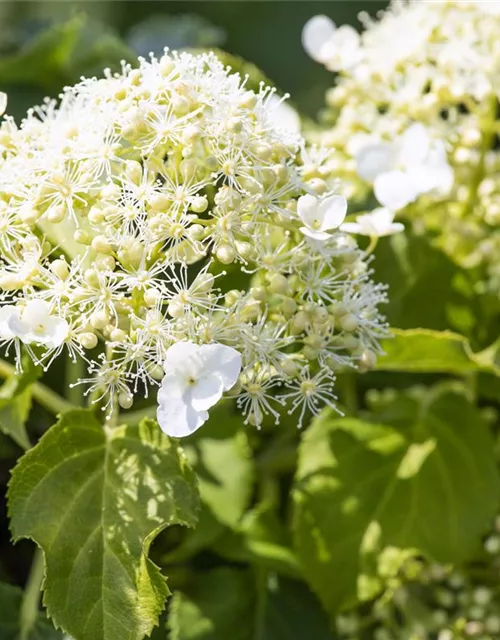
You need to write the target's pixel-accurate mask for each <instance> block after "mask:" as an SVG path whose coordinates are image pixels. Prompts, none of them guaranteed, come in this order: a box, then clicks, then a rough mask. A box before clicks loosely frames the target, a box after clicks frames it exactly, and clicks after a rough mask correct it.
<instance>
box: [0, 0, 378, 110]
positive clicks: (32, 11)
mask: <svg viewBox="0 0 500 640" xmlns="http://www.w3.org/2000/svg"><path fill="white" fill-rule="evenodd" d="M386 5H387V2H380V1H366V0H365V1H357V0H344V1H331V2H330V1H323V2H317V1H314V0H313V1H309V2H308V1H305V0H304V1H278V2H274V1H260V2H257V1H253V2H246V1H232V2H225V1H210V0H208V1H207V0H205V1H198V2H190V1H184V2H175V1H174V2H170V1H163V2H162V1H157V2H148V1H142V0H141V1H135V2H123V1H114V2H43V1H42V2H40V1H38V2H19V1H13V2H9V1H7V2H1V3H0V25H1V32H0V53H1V54H2V56H3V58H5V59H7V58H11V57H12V56H15V55H16V54H17V55H18V54H19V51H20V50H23V51H26V49H29V47H30V46H31V45H32V44H33V39H36V38H39V37H40V35H41V33H42V32H43V31H44V30H46V29H47V27H49V26H50V25H54V24H60V23H64V22H67V21H68V20H69V19H71V18H72V17H74V16H75V15H80V16H82V15H84V16H86V26H85V31H86V32H87V33H86V36H85V38H83V39H82V41H81V42H79V43H78V45H77V46H76V47H75V50H74V51H73V52H72V56H68V55H66V56H65V55H64V52H61V54H62V55H60V63H61V66H62V67H64V68H65V69H66V71H67V73H66V75H64V74H58V73H55V74H54V73H53V74H52V76H51V77H46V75H47V76H49V74H45V72H44V70H41V71H40V70H37V64H36V63H37V56H35V59H33V60H31V61H30V64H29V65H27V66H26V65H25V67H24V72H23V74H21V79H22V78H24V79H25V82H24V85H23V83H22V81H21V80H20V75H19V73H17V74H16V73H15V72H13V71H12V65H10V67H9V68H10V71H9V72H8V73H7V74H5V73H3V71H4V70H6V65H3V62H2V59H0V88H1V89H3V90H5V89H6V88H8V89H10V91H9V92H10V94H11V95H12V98H11V105H10V108H9V111H10V112H12V113H15V112H17V113H15V115H20V114H21V113H22V111H23V110H25V109H26V108H27V107H28V106H29V104H30V102H31V103H33V102H36V101H37V100H38V101H39V100H40V99H41V98H42V97H43V96H44V95H47V94H48V95H55V94H57V91H58V90H59V89H60V81H61V80H64V81H66V82H69V81H75V80H76V79H78V77H79V75H80V74H81V73H99V69H100V67H99V63H102V64H104V65H107V64H112V63H113V60H116V61H117V60H119V59H120V55H119V53H120V48H122V52H125V53H126V49H127V48H128V49H129V56H126V55H125V53H124V55H125V57H130V56H131V55H133V53H139V54H141V55H148V53H149V52H150V51H153V52H155V53H159V52H161V51H162V49H163V47H164V46H169V47H170V48H181V47H190V46H197V47H206V46H218V47H221V48H223V49H224V50H226V51H228V52H230V53H233V54H236V55H238V56H241V57H242V58H244V59H246V60H248V61H251V62H253V63H254V64H255V65H257V67H259V68H260V69H262V71H264V73H265V74H266V76H267V77H268V78H270V79H271V80H272V81H273V82H274V83H275V84H276V85H277V86H278V87H279V88H280V89H281V90H282V91H287V92H289V93H290V94H291V95H292V97H293V101H294V102H295V103H296V105H297V106H298V107H299V108H300V110H301V111H302V112H303V113H305V114H307V115H310V116H314V115H316V113H317V112H318V110H319V109H320V108H321V106H322V103H323V98H324V91H325V89H326V88H327V87H328V86H330V85H331V74H330V73H329V72H327V71H326V70H325V69H324V68H323V67H322V66H321V65H319V64H317V63H315V62H314V61H312V60H310V59H309V58H308V56H307V55H306V53H305V52H304V51H303V49H302V46H301V42H300V35H301V30H302V27H303V25H304V23H305V22H306V21H307V20H308V19H309V18H311V17H312V16H314V15H316V14H318V13H323V14H325V15H328V16H330V17H331V18H332V19H333V20H334V21H335V22H336V23H337V24H343V23H350V24H356V21H357V15H358V13H359V12H360V11H367V12H369V13H370V14H371V15H375V14H376V13H377V11H379V10H380V9H382V8H384V7H385V6H386ZM114 37H117V38H118V39H119V40H118V41H116V40H115V39H114ZM96 41H98V42H100V44H99V46H98V47H97V49H98V51H97V52H96V53H94V54H93V55H91V56H90V58H91V59H90V60H87V61H86V63H85V55H86V53H88V52H89V51H90V50H91V44H90V43H91V42H94V44H95V42H96ZM113 41H114V45H113V44H112V43H113ZM67 53H68V52H66V54H67ZM71 57H73V58H76V59H79V60H80V64H74V65H73V67H71V64H70V62H71ZM122 57H123V56H122ZM38 59H41V56H38ZM73 62H75V60H73ZM30 74H31V77H28V76H29V75H30ZM6 76H7V77H6ZM75 76H76V77H75ZM13 78H15V83H14V84H15V87H13V88H12V87H11V86H10V85H11V84H13ZM37 84H38V85H39V86H38V87H37V86H36V85H37ZM33 85H35V88H34V87H33ZM40 85H43V86H40ZM37 89H38V90H37Z"/></svg>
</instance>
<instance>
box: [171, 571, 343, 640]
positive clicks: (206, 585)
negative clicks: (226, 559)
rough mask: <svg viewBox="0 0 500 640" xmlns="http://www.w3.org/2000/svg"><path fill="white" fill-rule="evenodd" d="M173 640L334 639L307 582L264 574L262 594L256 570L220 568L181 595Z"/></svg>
mask: <svg viewBox="0 0 500 640" xmlns="http://www.w3.org/2000/svg"><path fill="white" fill-rule="evenodd" d="M168 626H169V630H170V640H223V639H225V638H231V640H255V639H256V638H258V639H259V640H304V638H313V639H314V640H332V639H333V635H332V634H331V632H330V631H329V628H328V622H327V620H326V618H325V616H324V614H323V612H322V611H321V609H320V607H319V605H318V603H317V601H316V600H315V599H314V598H313V597H312V595H311V594H310V592H309V591H308V590H307V589H306V588H305V585H304V584H301V583H299V582H292V581H287V580H278V579H277V578H276V576H274V575H272V574H269V575H268V576H266V575H264V581H263V584H262V591H260V588H259V587H257V586H256V584H255V578H254V576H253V575H252V573H251V571H249V570H246V569H230V568H226V567H224V568H218V569H214V570H212V571H210V572H208V573H204V574H201V575H199V576H197V577H196V579H195V580H194V582H193V584H192V586H191V588H190V589H189V590H187V591H186V592H184V593H180V592H178V593H175V594H174V597H173V599H172V604H171V610H170V616H169V621H168Z"/></svg>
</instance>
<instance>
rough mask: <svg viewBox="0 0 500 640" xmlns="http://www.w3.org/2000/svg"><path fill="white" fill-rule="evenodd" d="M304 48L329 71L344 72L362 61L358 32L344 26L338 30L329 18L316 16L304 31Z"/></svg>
mask: <svg viewBox="0 0 500 640" xmlns="http://www.w3.org/2000/svg"><path fill="white" fill-rule="evenodd" d="M302 46H303V47H304V49H305V50H306V52H307V53H308V54H309V56H311V58H312V59H313V60H316V62H320V63H321V64H323V65H324V66H325V67H326V68H327V69H328V70H329V71H342V70H343V69H348V68H350V67H352V66H353V65H355V64H356V63H357V62H359V60H360V53H361V49H360V40H359V34H358V32H357V31H356V30H355V29H353V28H352V27H350V26H349V25H344V26H342V27H339V28H337V27H336V25H335V23H334V22H333V21H332V20H330V18H328V17H327V16H323V15H320V16H314V18H311V19H310V20H309V21H308V22H307V23H306V24H305V25H304V28H303V30H302Z"/></svg>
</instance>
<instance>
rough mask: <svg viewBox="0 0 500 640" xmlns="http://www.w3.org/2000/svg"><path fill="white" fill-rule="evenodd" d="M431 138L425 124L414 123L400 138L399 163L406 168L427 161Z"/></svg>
mask: <svg viewBox="0 0 500 640" xmlns="http://www.w3.org/2000/svg"><path fill="white" fill-rule="evenodd" d="M430 144H431V140H430V136H429V133H428V131H427V129H426V128H425V127H424V125H423V124H420V123H416V124H412V125H411V126H410V127H408V129H406V131H405V132H404V133H403V135H402V136H401V138H400V150H399V163H400V165H401V166H403V167H405V168H408V169H409V168H410V167H414V166H416V165H419V164H421V163H422V162H424V161H425V158H426V156H427V154H428V153H429V148H430Z"/></svg>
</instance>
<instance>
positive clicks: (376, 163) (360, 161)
mask: <svg viewBox="0 0 500 640" xmlns="http://www.w3.org/2000/svg"><path fill="white" fill-rule="evenodd" d="M360 20H361V22H362V23H363V25H364V31H363V32H362V33H361V34H358V33H357V32H356V31H354V30H353V29H352V28H350V27H340V28H337V27H336V26H335V25H334V24H333V23H332V22H331V21H330V20H329V19H328V18H326V17H325V16H316V17H315V18H313V19H312V20H311V21H310V22H309V23H308V24H307V25H306V27H305V28H304V32H303V43H304V46H305V48H306V50H307V51H308V52H309V54H310V55H311V56H312V57H313V58H314V59H315V60H317V61H319V62H320V63H322V64H323V65H325V66H326V67H327V68H328V69H330V70H332V71H336V72H338V76H337V79H336V84H335V86H334V87H333V88H332V89H330V90H329V91H328V93H327V109H326V110H325V114H324V115H325V119H326V121H327V122H330V124H331V126H330V127H329V128H328V130H327V131H326V132H324V133H322V132H320V133H317V134H314V138H315V139H316V140H317V139H321V142H322V143H323V144H325V145H327V146H329V147H331V148H332V149H334V150H335V153H333V154H332V156H331V158H330V160H329V161H327V162H326V163H324V166H323V170H324V172H325V174H326V173H327V168H329V169H330V171H331V172H332V175H334V176H335V177H337V178H338V177H341V178H342V182H343V185H344V188H345V190H344V192H343V193H344V194H345V195H346V196H348V197H350V198H353V199H354V200H357V201H358V203H360V206H361V203H362V202H366V198H367V197H368V196H370V195H371V193H372V192H373V193H374V195H375V197H376V199H377V200H378V202H379V203H380V205H382V207H384V208H388V209H389V210H392V211H393V212H398V215H402V216H404V217H406V218H407V219H412V220H414V221H415V224H416V225H420V228H421V225H422V222H423V223H424V224H425V226H426V227H427V229H429V230H431V231H432V232H434V233H435V235H436V239H437V242H438V243H439V244H440V246H441V247H442V248H443V249H444V250H445V251H446V252H447V253H448V254H449V255H450V256H451V257H452V258H453V259H454V260H456V261H457V262H459V264H461V265H462V266H464V267H466V268H475V267H480V269H481V270H482V271H483V276H482V277H484V279H485V282H487V283H488V286H489V288H490V289H491V290H493V291H495V292H497V293H498V292H499V291H500V266H499V263H498V260H497V258H496V256H497V255H498V251H499V250H500V224H499V223H500V190H499V189H498V181H497V180H495V179H494V177H495V176H496V174H497V173H498V170H499V167H500V152H499V146H498V143H497V140H498V134H499V133H500V119H499V110H498V100H499V86H500V44H499V40H498V33H499V30H500V3H499V2H496V1H486V2H483V1H472V0H445V1H443V2H419V1H417V0H415V1H413V0H411V1H409V2H401V1H399V0H394V1H393V3H392V5H391V7H390V8H389V9H388V10H387V11H386V12H383V13H381V14H380V15H379V17H378V20H372V19H370V18H369V17H368V16H367V15H365V14H361V15H360ZM346 40H347V41H348V45H346ZM417 228H419V227H418V226H417Z"/></svg>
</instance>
